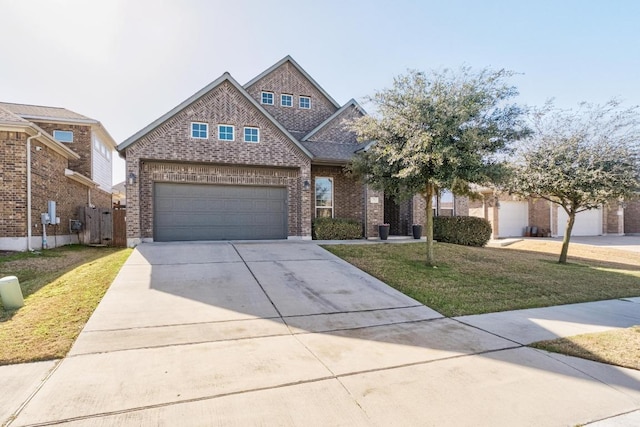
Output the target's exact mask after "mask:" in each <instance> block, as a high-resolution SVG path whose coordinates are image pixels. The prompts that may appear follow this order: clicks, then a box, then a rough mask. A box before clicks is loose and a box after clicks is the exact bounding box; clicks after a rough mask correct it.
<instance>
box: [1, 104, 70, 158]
mask: <svg viewBox="0 0 640 427" xmlns="http://www.w3.org/2000/svg"><path fill="white" fill-rule="evenodd" d="M0 104H3V103H0ZM3 126H4V127H9V128H10V129H19V130H20V131H23V132H26V133H27V134H28V135H30V136H32V137H36V139H38V140H39V141H41V142H42V143H43V144H45V145H46V146H47V147H49V148H51V149H52V150H54V151H56V152H57V153H59V154H61V155H63V156H64V157H66V158H67V159H69V158H71V159H79V158H80V155H79V154H78V153H76V152H75V151H73V150H70V149H69V148H68V147H67V146H65V145H64V144H62V143H60V142H58V141H56V140H55V139H54V138H53V137H52V136H51V135H49V134H48V133H47V132H46V131H45V130H43V129H42V128H41V127H39V126H38V125H36V124H35V123H31V122H30V121H28V120H25V119H23V118H22V117H19V116H18V115H16V114H14V113H12V112H11V111H8V110H7V109H6V108H4V106H3V105H0V127H3Z"/></svg>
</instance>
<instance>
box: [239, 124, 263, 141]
mask: <svg viewBox="0 0 640 427" xmlns="http://www.w3.org/2000/svg"><path fill="white" fill-rule="evenodd" d="M247 129H252V130H253V129H255V131H256V133H257V140H256V141H247ZM242 139H243V140H244V142H248V143H250V144H257V143H259V142H260V128H258V127H255V126H245V127H244V128H243V129H242Z"/></svg>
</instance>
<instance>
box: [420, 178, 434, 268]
mask: <svg viewBox="0 0 640 427" xmlns="http://www.w3.org/2000/svg"><path fill="white" fill-rule="evenodd" d="M434 192H435V191H434V188H433V184H430V183H429V184H427V188H425V192H424V194H423V195H422V197H424V198H425V201H426V202H427V207H426V208H425V209H426V211H425V214H426V215H425V224H424V228H425V233H426V235H427V265H429V266H432V267H433V266H434V265H435V260H434V258H433V194H434Z"/></svg>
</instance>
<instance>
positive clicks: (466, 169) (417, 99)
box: [351, 68, 527, 265]
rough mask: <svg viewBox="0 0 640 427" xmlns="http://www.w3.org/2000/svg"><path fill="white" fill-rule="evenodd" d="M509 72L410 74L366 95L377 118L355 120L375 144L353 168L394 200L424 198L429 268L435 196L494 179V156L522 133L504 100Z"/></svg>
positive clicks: (514, 109)
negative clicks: (443, 191)
mask: <svg viewBox="0 0 640 427" xmlns="http://www.w3.org/2000/svg"><path fill="white" fill-rule="evenodd" d="M512 75H513V73H511V72H509V71H505V70H499V71H492V70H488V69H483V70H481V71H478V72H474V71H472V70H471V69H470V68H461V69H460V70H459V71H457V72H454V71H451V70H444V71H432V72H430V73H423V72H418V71H410V72H409V73H408V74H407V75H404V76H399V77H397V78H395V79H394V83H393V87H392V88H390V89H385V90H382V91H379V92H377V93H375V94H374V95H373V96H372V97H370V98H369V101H371V102H372V103H373V104H374V106H375V107H376V108H377V114H376V115H375V116H365V117H362V118H360V119H358V120H357V121H356V122H355V123H354V130H355V131H356V133H357V135H358V139H359V140H360V141H362V142H367V141H372V143H370V144H368V145H367V148H366V150H363V152H362V153H360V155H358V156H356V158H355V159H354V161H353V163H352V165H351V170H352V171H353V172H354V173H355V174H356V175H358V176H360V177H362V178H363V179H364V180H365V182H367V183H368V184H369V185H371V186H372V187H373V188H375V189H378V190H383V191H384V192H385V193H386V194H388V195H392V196H394V197H395V198H397V199H399V200H402V199H406V198H409V197H411V196H413V195H414V194H420V195H421V196H422V197H423V198H424V199H425V201H426V212H425V213H426V224H425V231H426V234H427V264H428V265H434V258H433V210H432V207H433V206H432V199H433V196H434V194H436V193H437V191H439V190H440V189H445V188H446V189H450V190H451V191H452V192H454V193H455V194H470V193H471V187H470V185H471V184H473V183H476V184H486V183H488V182H491V181H493V180H494V179H495V178H497V177H498V176H500V174H501V172H502V170H503V167H502V165H503V163H502V161H500V160H499V158H498V154H499V153H501V152H503V151H505V150H506V149H507V148H508V146H509V144H510V143H511V142H512V141H514V140H517V139H520V138H522V137H523V136H524V135H526V134H527V129H526V128H525V127H524V126H523V123H522V121H523V120H522V118H523V117H524V115H523V110H522V109H521V108H520V107H518V106H517V105H515V104H507V103H506V101H507V100H509V99H510V98H513V97H514V96H516V95H517V93H518V92H517V90H516V89H515V87H513V86H511V85H508V84H507V83H506V80H507V79H508V78H509V77H511V76H512Z"/></svg>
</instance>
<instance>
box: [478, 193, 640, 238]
mask: <svg viewBox="0 0 640 427" xmlns="http://www.w3.org/2000/svg"><path fill="white" fill-rule="evenodd" d="M469 214H470V215H472V216H478V217H481V218H485V219H487V220H488V221H489V222H490V223H491V225H492V229H493V234H492V236H491V237H492V238H503V237H522V236H524V235H525V231H526V228H527V227H529V228H530V229H531V228H532V227H535V229H536V230H537V231H538V234H548V235H550V236H553V237H562V236H564V231H565V226H566V223H567V214H566V213H565V212H564V210H563V209H562V208H560V207H559V206H558V205H556V204H553V203H550V202H548V201H546V200H543V199H528V200H523V199H519V198H516V197H512V196H509V195H508V194H499V195H495V194H494V193H493V191H492V190H489V189H487V190H486V191H485V192H484V199H483V200H479V201H471V202H470V203H469ZM529 231H531V230H529ZM624 234H628V235H633V234H640V201H638V200H633V201H628V202H624V203H618V202H612V203H610V204H607V205H606V206H603V207H601V208H599V209H592V210H589V211H585V212H581V213H579V214H578V215H577V216H576V222H575V224H574V226H573V230H572V232H571V235H572V236H600V235H624Z"/></svg>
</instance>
